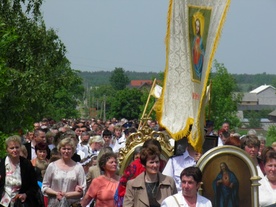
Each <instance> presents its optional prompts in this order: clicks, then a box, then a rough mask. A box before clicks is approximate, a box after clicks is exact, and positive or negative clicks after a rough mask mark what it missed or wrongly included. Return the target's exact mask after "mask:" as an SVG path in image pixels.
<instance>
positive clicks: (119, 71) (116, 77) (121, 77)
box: [109, 68, 129, 90]
mask: <svg viewBox="0 0 276 207" xmlns="http://www.w3.org/2000/svg"><path fill="white" fill-rule="evenodd" d="M109 82H110V84H111V86H112V87H113V88H114V89H115V90H123V89H125V88H126V86H127V84H129V78H128V76H127V75H126V74H125V71H124V69H123V68H115V70H114V71H113V72H112V75H111V77H110V79H109Z"/></svg>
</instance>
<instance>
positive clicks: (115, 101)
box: [107, 88, 144, 119]
mask: <svg viewBox="0 0 276 207" xmlns="http://www.w3.org/2000/svg"><path fill="white" fill-rule="evenodd" d="M142 95H143V94H142V92H141V91H140V90H138V89H136V88H134V89H129V88H125V89H124V90H120V91H117V92H116V94H115V95H114V96H112V97H109V100H108V103H109V109H108V113H107V116H108V118H112V117H120V118H122V117H124V118H126V119H138V118H139V117H140V115H141V113H142V110H141V106H142V105H143V104H144V103H143V101H142V99H141V97H142Z"/></svg>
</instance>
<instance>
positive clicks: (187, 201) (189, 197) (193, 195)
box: [161, 167, 212, 207]
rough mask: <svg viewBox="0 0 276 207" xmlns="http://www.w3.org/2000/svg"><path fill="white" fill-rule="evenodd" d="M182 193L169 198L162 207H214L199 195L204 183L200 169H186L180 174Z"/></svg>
mask: <svg viewBox="0 0 276 207" xmlns="http://www.w3.org/2000/svg"><path fill="white" fill-rule="evenodd" d="M180 180H181V191H180V192H178V193H177V194H175V195H171V196H169V197H167V198H166V199H165V200H164V201H163V202H162V203H161V207H169V206H179V207H180V206H196V207H212V203H211V201H210V200H208V199H207V198H205V197H203V196H201V195H199V194H198V189H199V188H200V185H201V182H202V172H201V171H200V169H199V168H198V167H188V168H185V169H184V170H183V171H182V172H181V174H180Z"/></svg>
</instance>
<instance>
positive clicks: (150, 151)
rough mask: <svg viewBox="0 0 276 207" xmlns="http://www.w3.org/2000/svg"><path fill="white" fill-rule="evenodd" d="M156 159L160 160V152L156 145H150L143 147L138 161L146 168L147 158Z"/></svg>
mask: <svg viewBox="0 0 276 207" xmlns="http://www.w3.org/2000/svg"><path fill="white" fill-rule="evenodd" d="M156 157H159V159H160V151H159V149H158V147H157V146H156V145H154V144H150V145H148V146H147V147H144V146H143V148H142V150H141V152H140V161H141V164H142V165H144V166H146V163H147V160H148V159H149V158H152V159H155V158H156Z"/></svg>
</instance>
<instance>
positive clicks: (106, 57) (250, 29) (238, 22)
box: [42, 0, 276, 74]
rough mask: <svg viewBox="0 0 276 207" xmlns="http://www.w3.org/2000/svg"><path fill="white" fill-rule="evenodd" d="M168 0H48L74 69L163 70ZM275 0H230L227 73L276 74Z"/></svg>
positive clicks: (47, 13) (219, 55) (223, 55)
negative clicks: (119, 68)
mask: <svg viewBox="0 0 276 207" xmlns="http://www.w3.org/2000/svg"><path fill="white" fill-rule="evenodd" d="M168 2H169V1H168V0H166V1H165V0H116V1H115V0H46V1H44V3H43V6H42V12H43V14H44V20H45V22H46V26H47V27H48V28H50V27H51V28H53V29H55V30H56V31H57V34H58V35H59V37H60V39H61V40H62V42H63V43H64V44H65V45H66V47H67V55H66V56H67V58H68V59H69V60H70V61H71V66H72V68H74V69H79V70H82V71H101V70H104V71H112V70H114V69H115V67H122V68H124V69H125V70H129V71H137V72H148V71H153V72H162V71H164V67H165V58H166V57H165V43H164V39H165V34H166V26H167V24H166V21H167V10H168ZM275 11H276V0H232V1H231V6H230V9H229V11H228V15H227V19H226V22H225V24H224V28H223V31H222V35H221V38H220V44H219V46H218V49H217V51H216V56H215V59H217V61H218V62H220V63H224V65H225V66H226V68H227V70H228V72H229V73H236V74H257V73H264V72H265V73H267V74H276V61H275V59H276V24H275V22H273V20H274V19H275V17H274V15H273V14H275Z"/></svg>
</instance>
